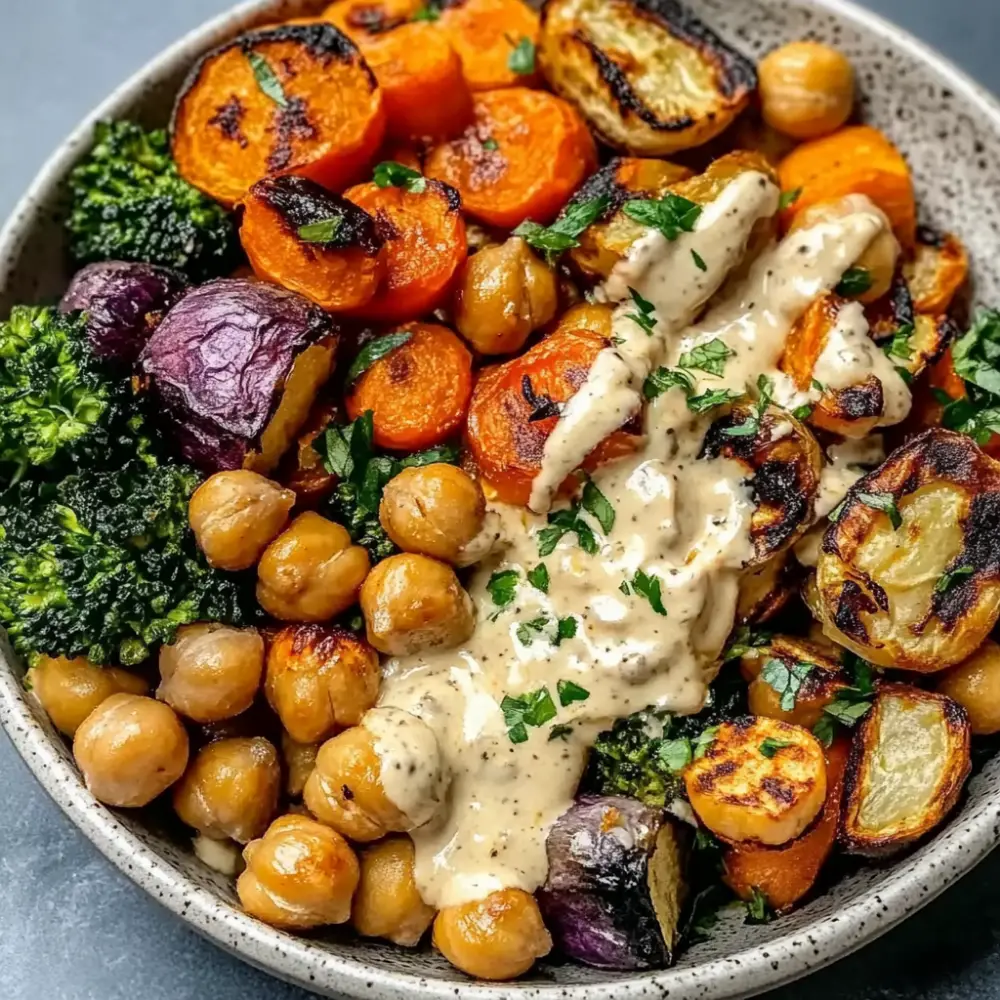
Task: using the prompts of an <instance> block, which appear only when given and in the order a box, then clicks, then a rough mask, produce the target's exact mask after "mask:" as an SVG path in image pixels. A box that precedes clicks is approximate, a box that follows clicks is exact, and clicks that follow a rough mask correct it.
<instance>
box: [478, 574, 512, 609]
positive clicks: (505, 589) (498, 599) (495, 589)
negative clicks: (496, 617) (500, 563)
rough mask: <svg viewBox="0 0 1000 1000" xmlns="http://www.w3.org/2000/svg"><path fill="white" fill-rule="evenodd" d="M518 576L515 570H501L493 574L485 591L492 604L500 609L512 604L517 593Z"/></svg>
mask: <svg viewBox="0 0 1000 1000" xmlns="http://www.w3.org/2000/svg"><path fill="white" fill-rule="evenodd" d="M517 584H518V574H517V570H516V569H502V570H498V571H497V572H496V573H494V574H493V575H492V576H491V577H490V579H489V582H488V583H487V584H486V589H487V590H488V591H489V594H490V597H491V598H492V599H493V603H494V604H495V605H496V606H497V607H498V608H500V609H503V608H505V607H507V605H508V604H510V603H512V602H513V600H514V596H515V594H516V593H517Z"/></svg>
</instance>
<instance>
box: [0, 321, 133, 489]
mask: <svg viewBox="0 0 1000 1000" xmlns="http://www.w3.org/2000/svg"><path fill="white" fill-rule="evenodd" d="M131 396H132V392H131V389H130V387H129V383H128V381H126V380H124V379H118V380H111V379H109V378H108V377H107V375H106V374H105V373H103V372H102V370H101V366H100V363H99V362H98V361H96V360H95V358H94V356H93V354H92V352H91V348H90V343H89V341H88V339H87V332H86V327H85V323H84V321H83V319H82V318H81V317H80V314H76V315H72V316H62V315H60V314H59V313H58V312H57V311H56V310H55V309H46V308H40V307H32V306H15V307H14V309H13V310H12V311H11V315H10V319H9V320H8V321H7V322H6V323H0V472H2V474H3V475H4V476H5V477H6V478H7V480H8V481H14V482H16V481H17V480H19V479H20V478H21V477H22V476H23V475H24V474H25V472H26V471H27V470H28V469H29V468H32V467H36V466H41V467H45V468H46V469H47V470H48V469H53V468H57V467H60V466H62V465H64V464H65V463H67V462H87V463H90V462H103V463H105V464H106V463H107V461H108V460H110V461H115V452H116V450H117V444H118V442H119V440H120V439H121V438H122V437H129V436H130V435H132V434H134V433H137V431H138V428H139V425H140V424H141V417H140V416H137V415H136V416H130V414H129V406H130V397H131ZM133 452H134V446H133V445H131V444H130V445H129V453H130V455H131V454H132V453H133Z"/></svg>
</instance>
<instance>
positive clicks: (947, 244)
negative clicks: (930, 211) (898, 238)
mask: <svg viewBox="0 0 1000 1000" xmlns="http://www.w3.org/2000/svg"><path fill="white" fill-rule="evenodd" d="M968 276H969V258H968V256H967V255H966V252H965V247H964V246H962V244H961V242H960V241H959V240H958V239H957V238H956V237H955V236H952V235H951V233H944V234H943V235H942V234H940V233H935V232H934V231H933V230H930V229H920V230H918V232H917V246H916V249H915V250H914V253H913V256H912V258H911V259H910V260H908V261H907V262H906V263H905V264H904V265H903V277H904V278H906V281H907V283H908V284H909V286H910V293H911V294H912V296H913V308H914V309H916V311H917V312H918V313H931V314H934V315H939V314H941V313H945V312H947V311H948V307H949V306H950V305H951V303H952V300H953V299H954V298H955V295H956V294H957V293H958V291H959V289H960V288H961V287H962V286H963V285H964V284H965V281H966V278H968Z"/></svg>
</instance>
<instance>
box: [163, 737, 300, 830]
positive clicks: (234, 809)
mask: <svg viewBox="0 0 1000 1000" xmlns="http://www.w3.org/2000/svg"><path fill="white" fill-rule="evenodd" d="M280 790H281V764H280V763H279V761H278V751H277V750H275V749H274V747H273V745H272V744H271V743H269V742H268V741H267V740H265V739H264V738H263V737H262V736H256V737H253V738H252V739H241V738H236V739H231V740H219V741H218V742H216V743H209V745H208V746H207V747H202V749H201V750H199V751H198V753H197V754H196V755H195V758H194V760H193V761H191V766H190V767H189V768H188V769H187V771H185V772H184V776H183V777H182V778H181V780H180V781H179V782H178V783H177V784H176V785H175V786H174V791H173V797H174V811H175V812H176V813H177V815H178V816H180V818H181V819H182V820H183V821H184V822H185V823H187V825H188V826H190V827H192V828H193V829H195V830H197V831H198V832H199V833H202V834H204V835H205V836H206V837H212V838H214V839H215V840H222V839H223V838H225V837H229V838H231V839H232V840H235V841H238V842H239V843H241V844H245V843H246V842H247V841H248V840H252V839H253V838H254V837H259V836H260V835H261V834H262V833H263V832H264V831H265V830H266V829H267V824H268V823H269V822H270V821H271V819H272V818H273V816H274V814H275V813H276V812H277V810H278V795H279V792H280Z"/></svg>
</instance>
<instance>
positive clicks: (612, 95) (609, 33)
mask: <svg viewBox="0 0 1000 1000" xmlns="http://www.w3.org/2000/svg"><path fill="white" fill-rule="evenodd" d="M538 57H539V63H540V65H541V68H542V72H543V73H544V74H545V77H546V79H547V80H548V81H549V83H550V84H551V85H552V88H553V89H554V90H555V91H556V93H558V94H560V95H561V96H563V97H565V98H566V99H567V100H569V101H572V102H573V103H574V104H576V105H577V107H578V108H579V109H580V111H581V112H582V114H583V116H584V117H585V118H586V119H587V121H588V122H589V124H590V126H591V128H592V129H593V130H594V131H595V132H596V133H597V134H598V135H599V136H600V137H601V138H603V139H604V141H605V142H607V143H608V145H610V146H613V147H615V148H616V149H623V150H626V151H628V152H630V153H634V154H637V155H641V156H669V155H670V154H671V153H674V152H677V151H678V150H682V149H691V148H692V147H694V146H700V145H702V144H704V143H706V142H708V141H709V140H710V139H713V138H714V137H715V136H717V135H718V134H719V133H720V132H722V131H723V129H725V128H726V127H727V126H728V125H729V123H730V122H732V121H733V119H734V118H735V117H736V116H737V115H738V114H739V113H740V112H741V111H742V110H743V109H744V108H745V107H746V106H747V104H748V102H749V100H750V96H751V94H752V93H753V92H754V90H755V89H756V87H757V73H756V70H755V69H754V65H753V63H752V62H751V61H750V60H749V59H747V58H745V57H744V56H742V55H741V54H740V53H738V52H736V51H735V50H734V49H732V48H730V47H729V46H728V45H726V43H725V42H723V41H722V39H720V38H719V37H718V36H716V35H715V33H714V32H712V31H711V30H710V29H709V28H707V27H706V26H705V25H704V24H702V23H701V22H700V21H699V20H698V19H697V18H696V17H694V15H693V14H692V13H691V12H690V11H688V10H687V9H686V8H685V7H683V6H681V4H680V3H678V2H677V0H546V2H545V3H544V4H543V5H542V32H541V37H540V39H539V47H538Z"/></svg>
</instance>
